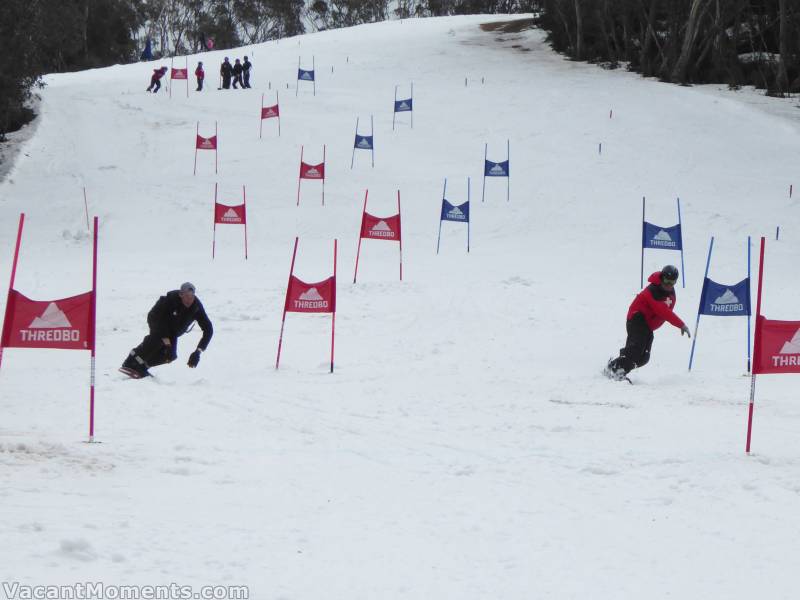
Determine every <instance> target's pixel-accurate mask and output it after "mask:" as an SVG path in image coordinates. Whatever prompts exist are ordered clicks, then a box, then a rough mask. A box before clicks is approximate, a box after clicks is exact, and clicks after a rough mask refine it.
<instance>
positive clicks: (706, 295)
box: [689, 236, 751, 373]
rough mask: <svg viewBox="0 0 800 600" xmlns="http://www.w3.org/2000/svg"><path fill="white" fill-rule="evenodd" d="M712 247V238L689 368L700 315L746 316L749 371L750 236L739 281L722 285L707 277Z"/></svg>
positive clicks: (748, 363) (748, 364)
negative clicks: (743, 276)
mask: <svg viewBox="0 0 800 600" xmlns="http://www.w3.org/2000/svg"><path fill="white" fill-rule="evenodd" d="M713 249H714V238H713V236H712V238H711V242H710V243H709V245H708V259H707V260H706V272H705V275H704V276H703V289H702V291H701V292H700V307H699V308H698V309H697V321H696V322H695V325H694V336H693V337H692V350H691V352H690V353H689V370H690V371H691V370H692V361H693V359H694V348H695V344H697V330H698V329H699V327H700V315H708V316H712V317H740V316H746V317H747V336H746V344H745V345H746V348H745V350H746V353H747V372H748V373H749V372H750V314H751V310H750V237H749V236H748V238H747V277H746V278H744V279H742V280H741V281H740V282H739V283H735V284H733V285H724V284H722V283H717V282H716V281H713V280H711V279H709V277H708V268H709V266H710V265H711V251H712V250H713Z"/></svg>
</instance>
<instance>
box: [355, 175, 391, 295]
mask: <svg viewBox="0 0 800 600" xmlns="http://www.w3.org/2000/svg"><path fill="white" fill-rule="evenodd" d="M368 197H369V190H366V191H365V192H364V208H363V210H362V211H361V229H360V231H359V234H358V250H357V251H356V269H355V272H354V273H353V283H355V282H356V278H357V277H358V260H359V258H360V256H361V240H363V239H372V240H384V241H388V242H398V243H399V244H400V281H403V236H402V227H401V220H400V190H397V214H396V215H392V216H390V217H376V216H374V215H371V214H369V213H368V212H367V198H368Z"/></svg>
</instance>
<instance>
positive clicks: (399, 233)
mask: <svg viewBox="0 0 800 600" xmlns="http://www.w3.org/2000/svg"><path fill="white" fill-rule="evenodd" d="M402 230H403V217H402V215H401V214H400V190H397V237H398V238H399V242H400V281H403V231H402Z"/></svg>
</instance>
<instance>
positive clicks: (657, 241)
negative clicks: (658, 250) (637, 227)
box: [650, 229, 676, 248]
mask: <svg viewBox="0 0 800 600" xmlns="http://www.w3.org/2000/svg"><path fill="white" fill-rule="evenodd" d="M650 243H651V244H652V245H653V246H665V247H667V248H672V247H674V246H676V244H675V242H674V241H673V239H672V238H671V237H670V235H669V233H667V232H666V231H664V230H663V229H661V230H659V232H658V233H657V234H655V235H654V236H653V238H652V239H651V240H650Z"/></svg>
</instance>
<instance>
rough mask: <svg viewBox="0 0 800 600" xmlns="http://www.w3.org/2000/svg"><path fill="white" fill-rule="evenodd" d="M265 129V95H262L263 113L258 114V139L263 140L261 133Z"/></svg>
mask: <svg viewBox="0 0 800 600" xmlns="http://www.w3.org/2000/svg"><path fill="white" fill-rule="evenodd" d="M263 129H264V94H263V93H262V94H261V112H260V113H258V139H261V132H262V131H263Z"/></svg>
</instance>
